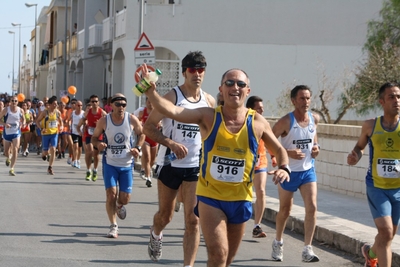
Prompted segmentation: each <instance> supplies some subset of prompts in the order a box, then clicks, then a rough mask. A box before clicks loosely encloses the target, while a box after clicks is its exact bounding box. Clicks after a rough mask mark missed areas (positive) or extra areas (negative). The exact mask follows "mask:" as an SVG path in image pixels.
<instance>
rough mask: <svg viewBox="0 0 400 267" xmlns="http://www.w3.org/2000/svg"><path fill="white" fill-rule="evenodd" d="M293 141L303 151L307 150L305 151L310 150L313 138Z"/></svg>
mask: <svg viewBox="0 0 400 267" xmlns="http://www.w3.org/2000/svg"><path fill="white" fill-rule="evenodd" d="M293 143H295V144H296V148H297V149H301V150H302V152H305V151H310V147H311V143H312V140H311V139H302V140H294V141H293Z"/></svg>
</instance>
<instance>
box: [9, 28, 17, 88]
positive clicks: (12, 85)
mask: <svg viewBox="0 0 400 267" xmlns="http://www.w3.org/2000/svg"><path fill="white" fill-rule="evenodd" d="M8 33H9V34H12V35H13V62H12V81H11V95H14V61H15V60H14V55H15V32H13V31H8ZM8 77H10V76H8Z"/></svg>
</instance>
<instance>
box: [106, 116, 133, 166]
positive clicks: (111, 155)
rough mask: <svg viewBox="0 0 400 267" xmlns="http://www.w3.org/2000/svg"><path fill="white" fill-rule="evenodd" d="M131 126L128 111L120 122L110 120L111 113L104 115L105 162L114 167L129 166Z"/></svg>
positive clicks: (130, 160)
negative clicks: (115, 122) (117, 123)
mask: <svg viewBox="0 0 400 267" xmlns="http://www.w3.org/2000/svg"><path fill="white" fill-rule="evenodd" d="M132 132H133V127H132V126H131V124H130V121H129V113H128V112H125V114H124V119H123V121H122V123H121V124H119V125H116V124H114V122H113V121H112V118H111V114H108V115H107V116H106V130H105V136H106V140H107V148H106V154H105V158H106V162H107V164H109V165H111V166H115V167H131V166H132V160H133V156H132V154H131V152H130V150H131V148H132V144H133V142H132V141H133V140H132Z"/></svg>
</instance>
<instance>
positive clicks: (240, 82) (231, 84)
mask: <svg viewBox="0 0 400 267" xmlns="http://www.w3.org/2000/svg"><path fill="white" fill-rule="evenodd" d="M224 84H225V85H226V86H228V87H232V86H234V85H235V84H237V86H238V87H240V88H245V87H246V86H247V83H245V82H244V81H234V80H226V81H225V82H224Z"/></svg>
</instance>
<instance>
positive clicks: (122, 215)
mask: <svg viewBox="0 0 400 267" xmlns="http://www.w3.org/2000/svg"><path fill="white" fill-rule="evenodd" d="M117 216H118V218H120V219H121V220H125V218H126V208H125V207H124V206H123V205H122V206H121V207H117Z"/></svg>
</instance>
